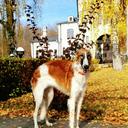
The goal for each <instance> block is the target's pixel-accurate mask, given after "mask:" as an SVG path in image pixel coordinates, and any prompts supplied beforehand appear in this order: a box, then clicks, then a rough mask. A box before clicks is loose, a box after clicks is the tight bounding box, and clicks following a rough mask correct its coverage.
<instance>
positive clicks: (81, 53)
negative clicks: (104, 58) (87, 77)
mask: <svg viewBox="0 0 128 128" xmlns="http://www.w3.org/2000/svg"><path fill="white" fill-rule="evenodd" d="M76 58H77V62H78V63H80V65H81V67H82V69H83V70H84V72H87V71H88V70H89V68H90V66H91V59H92V57H91V53H90V50H89V49H86V48H81V49H80V50H78V51H77V53H76Z"/></svg>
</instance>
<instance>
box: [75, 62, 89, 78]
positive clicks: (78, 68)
mask: <svg viewBox="0 0 128 128" xmlns="http://www.w3.org/2000/svg"><path fill="white" fill-rule="evenodd" d="M73 69H74V71H75V72H77V74H79V75H82V76H85V75H86V74H88V72H84V70H83V68H82V67H81V64H80V63H78V62H74V63H73Z"/></svg>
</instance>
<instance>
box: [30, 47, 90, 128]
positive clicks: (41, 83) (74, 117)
mask: <svg viewBox="0 0 128 128" xmlns="http://www.w3.org/2000/svg"><path fill="white" fill-rule="evenodd" d="M90 63H91V55H90V52H89V50H87V49H86V48H82V49H80V50H78V51H77V53H76V59H75V61H73V62H72V61H68V60H53V61H49V62H46V63H44V64H42V65H40V66H39V67H38V68H37V69H36V70H35V72H34V74H33V77H32V79H31V84H32V91H33V96H34V100H35V111H34V114H33V118H34V128H39V127H38V123H37V121H38V120H37V117H38V111H39V109H40V116H39V117H40V118H39V119H40V120H44V119H45V121H46V125H48V126H52V123H50V122H49V121H48V118H47V110H48V106H49V105H50V103H51V101H52V99H53V96H54V92H53V88H56V89H58V90H60V91H61V92H62V93H64V94H66V95H68V96H69V99H68V108H69V127H70V128H79V116H80V109H81V104H82V101H83V96H84V92H85V87H86V80H87V76H88V72H89V67H90Z"/></svg>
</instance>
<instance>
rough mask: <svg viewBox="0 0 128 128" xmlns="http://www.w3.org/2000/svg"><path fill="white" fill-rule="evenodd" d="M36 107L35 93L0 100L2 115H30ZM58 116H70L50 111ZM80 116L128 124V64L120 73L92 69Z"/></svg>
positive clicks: (53, 115)
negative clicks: (33, 95) (93, 70)
mask: <svg viewBox="0 0 128 128" xmlns="http://www.w3.org/2000/svg"><path fill="white" fill-rule="evenodd" d="M33 110H34V103H33V97H32V94H31V93H29V94H26V95H23V96H21V97H18V98H13V99H9V100H7V101H4V102H0V116H9V117H11V118H13V117H17V116H23V117H24V116H25V117H31V116H32V111H33ZM49 115H50V116H52V117H55V118H68V113H67V111H61V112H58V111H57V110H55V109H52V110H50V111H49ZM81 119H83V120H101V121H102V122H104V123H112V124H128V66H125V67H124V69H123V71H121V72H118V71H115V70H113V69H112V68H103V69H99V70H98V71H95V72H92V73H91V74H90V77H89V80H88V87H87V90H86V93H85V98H84V101H83V105H82V112H81Z"/></svg>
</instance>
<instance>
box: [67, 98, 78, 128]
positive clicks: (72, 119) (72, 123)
mask: <svg viewBox="0 0 128 128" xmlns="http://www.w3.org/2000/svg"><path fill="white" fill-rule="evenodd" d="M75 102H76V98H75V97H71V98H70V99H68V109H69V127H70V128H75Z"/></svg>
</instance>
